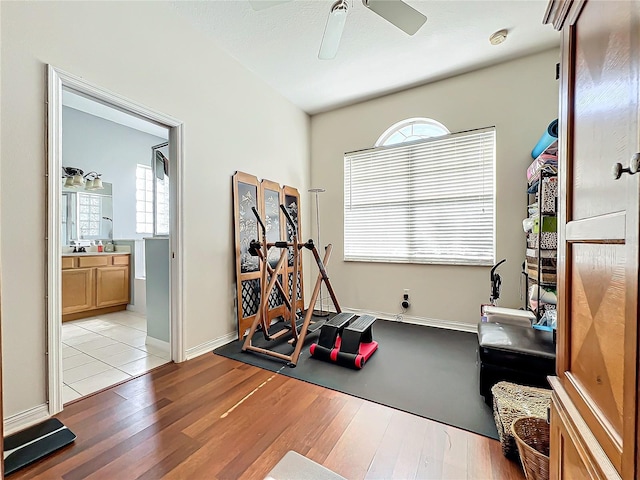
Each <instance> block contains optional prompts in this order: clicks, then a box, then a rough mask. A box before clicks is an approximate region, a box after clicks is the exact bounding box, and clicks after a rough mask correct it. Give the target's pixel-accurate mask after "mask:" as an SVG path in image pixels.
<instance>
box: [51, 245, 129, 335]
mask: <svg viewBox="0 0 640 480" xmlns="http://www.w3.org/2000/svg"><path fill="white" fill-rule="evenodd" d="M129 300H130V289H129V255H123V254H120V255H105V254H101V255H86V256H69V257H62V321H63V322H64V321H67V320H76V319H78V318H85V317H91V316H94V315H99V314H101V313H109V312H114V311H118V310H124V309H125V308H126V307H127V304H128V303H129Z"/></svg>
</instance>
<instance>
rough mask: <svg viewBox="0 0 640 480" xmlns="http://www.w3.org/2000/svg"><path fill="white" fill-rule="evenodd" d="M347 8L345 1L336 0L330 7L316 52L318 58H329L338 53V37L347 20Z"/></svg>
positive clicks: (340, 35) (340, 36)
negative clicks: (318, 48) (318, 49)
mask: <svg viewBox="0 0 640 480" xmlns="http://www.w3.org/2000/svg"><path fill="white" fill-rule="evenodd" d="M347 8H348V7H347V3H346V2H343V1H338V2H336V3H335V4H334V5H333V7H332V8H331V12H329V17H328V18H327V24H326V25H325V27H324V35H323V36H322V43H321V44H320V51H319V52H318V58H319V59H320V60H331V59H332V58H335V56H336V54H337V53H338V47H339V46H340V38H342V32H343V31H344V25H345V23H346V21H347Z"/></svg>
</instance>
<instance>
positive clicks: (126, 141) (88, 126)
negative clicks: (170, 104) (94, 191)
mask: <svg viewBox="0 0 640 480" xmlns="http://www.w3.org/2000/svg"><path fill="white" fill-rule="evenodd" d="M166 141H167V140H166V139H164V138H160V137H156V136H155V135H150V134H148V133H145V132H141V131H140V130H135V129H133V128H130V127H125V126H124V125H120V124H119V123H114V122H110V121H109V120H105V119H104V118H100V117H96V116H94V115H89V114H88V113H85V112H81V111H79V110H75V109H73V108H69V107H63V109H62V164H63V165H64V166H66V167H77V168H81V169H82V170H83V171H84V172H85V173H89V172H91V171H96V172H98V173H102V177H101V178H102V181H103V182H109V183H111V184H112V186H113V193H112V197H113V238H114V239H116V240H117V239H118V238H126V239H133V238H138V239H141V238H144V237H145V236H149V235H148V234H141V233H136V165H137V164H142V165H147V166H150V165H151V147H152V146H154V145H159V144H161V143H164V142H166Z"/></svg>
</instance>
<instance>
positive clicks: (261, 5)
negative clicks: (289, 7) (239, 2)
mask: <svg viewBox="0 0 640 480" xmlns="http://www.w3.org/2000/svg"><path fill="white" fill-rule="evenodd" d="M290 1H291V0H249V4H250V5H251V8H253V9H254V10H256V11H259V10H264V9H266V8H270V7H275V6H276V5H280V4H281V3H288V2H290Z"/></svg>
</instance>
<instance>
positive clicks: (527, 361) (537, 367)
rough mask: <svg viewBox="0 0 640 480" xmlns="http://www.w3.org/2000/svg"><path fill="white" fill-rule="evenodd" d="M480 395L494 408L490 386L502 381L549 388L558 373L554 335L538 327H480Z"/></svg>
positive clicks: (488, 325) (493, 324) (483, 324)
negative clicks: (550, 380) (548, 380)
mask: <svg viewBox="0 0 640 480" xmlns="http://www.w3.org/2000/svg"><path fill="white" fill-rule="evenodd" d="M478 356H479V365H480V395H482V396H483V397H484V399H485V402H486V403H487V404H489V405H491V401H492V396H491V387H492V386H493V385H495V384H496V383H498V382H500V381H507V382H512V383H517V384H519V385H529V386H533V387H546V388H549V383H548V382H547V376H549V375H555V372H556V346H555V344H554V342H553V333H552V332H548V331H544V330H537V329H535V328H529V327H521V326H518V325H507V324H501V323H492V322H481V323H479V324H478Z"/></svg>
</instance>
